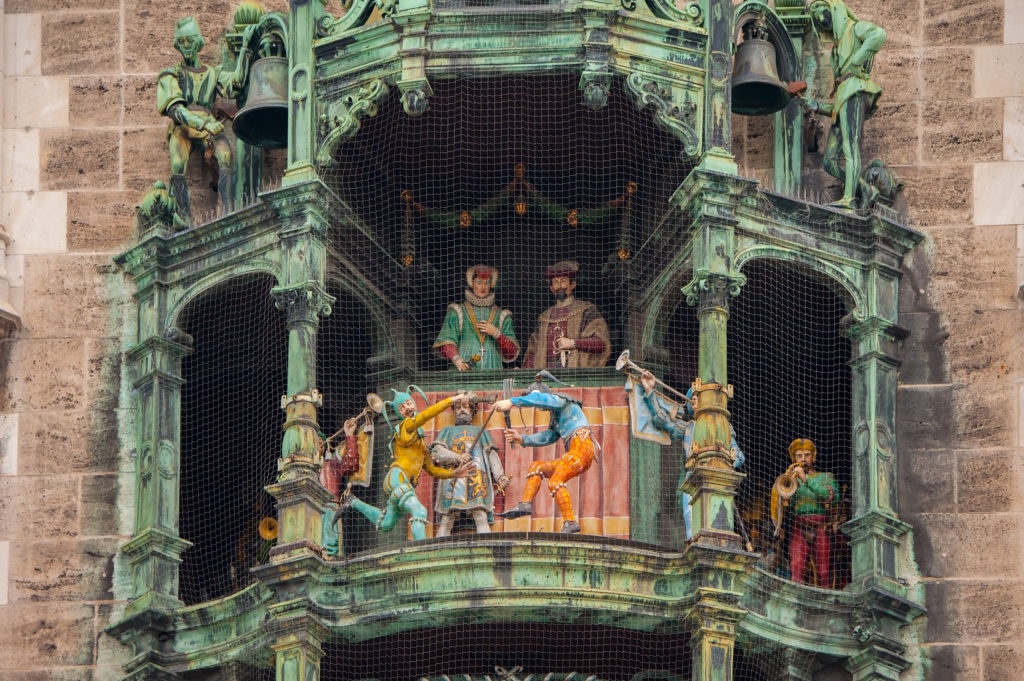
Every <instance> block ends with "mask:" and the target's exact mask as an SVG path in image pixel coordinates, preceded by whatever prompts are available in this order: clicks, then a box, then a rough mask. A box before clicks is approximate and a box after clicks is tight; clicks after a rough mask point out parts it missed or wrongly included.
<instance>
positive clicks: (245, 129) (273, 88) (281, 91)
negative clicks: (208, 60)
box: [233, 57, 288, 149]
mask: <svg viewBox="0 0 1024 681" xmlns="http://www.w3.org/2000/svg"><path fill="white" fill-rule="evenodd" d="M233 127H234V129H235V136H236V137H237V138H238V139H240V140H242V141H243V142H245V143H247V144H252V145H254V146H257V147H262V148H264V149H281V148H283V147H286V146H288V58H287V57H262V58H261V59H257V60H256V61H254V62H253V64H252V66H251V67H250V68H249V92H248V96H247V97H246V100H245V106H244V107H242V108H241V109H240V110H239V111H238V115H236V116H235V120H234V123H233Z"/></svg>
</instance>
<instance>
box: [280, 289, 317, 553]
mask: <svg viewBox="0 0 1024 681" xmlns="http://www.w3.org/2000/svg"><path fill="white" fill-rule="evenodd" d="M272 295H273V296H274V302H275V305H276V306H277V307H278V309H281V310H284V312H285V315H286V318H287V325H288V394H286V395H284V396H282V397H281V408H282V409H283V410H284V412H285V423H284V437H283V438H282V443H281V460H280V462H279V463H278V470H279V471H280V476H279V477H278V481H277V482H276V483H275V484H273V485H270V486H268V487H267V491H268V492H269V493H270V494H271V495H273V496H274V498H275V499H276V500H277V513H278V540H277V546H276V547H274V549H273V550H272V552H271V555H272V556H274V557H280V556H282V555H287V554H290V553H292V552H294V551H302V550H304V549H310V550H313V551H316V550H318V547H319V546H320V541H321V514H322V512H323V508H324V504H325V503H326V502H327V501H328V500H329V499H330V495H329V494H328V493H327V491H326V490H325V489H324V488H323V487H322V486H321V485H320V482H319V479H318V475H317V473H318V471H317V466H318V465H319V464H320V461H318V451H319V443H320V438H319V434H318V432H319V426H318V425H317V409H318V408H319V407H321V406H323V400H322V397H321V395H320V392H319V391H318V390H317V389H316V388H315V387H314V386H313V384H314V382H315V380H316V339H317V330H318V328H319V324H320V315H321V314H329V313H330V311H331V303H333V302H334V299H333V298H332V297H331V296H329V295H327V293H326V292H325V291H323V290H322V289H321V287H320V285H319V284H317V283H316V282H305V283H303V284H299V285H297V286H281V287H277V288H275V289H273V291H272Z"/></svg>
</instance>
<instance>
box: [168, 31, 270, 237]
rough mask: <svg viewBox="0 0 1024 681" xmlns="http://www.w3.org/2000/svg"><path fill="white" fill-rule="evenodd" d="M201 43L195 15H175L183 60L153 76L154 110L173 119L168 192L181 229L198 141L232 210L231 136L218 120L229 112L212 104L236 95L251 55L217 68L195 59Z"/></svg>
mask: <svg viewBox="0 0 1024 681" xmlns="http://www.w3.org/2000/svg"><path fill="white" fill-rule="evenodd" d="M248 30H252V27H250V28H249V29H248ZM247 37H248V36H247ZM243 42H245V43H247V42H248V40H245V41H243ZM205 44H206V41H205V40H203V36H202V33H200V31H199V24H198V23H196V20H195V18H194V17H184V18H182V19H179V20H178V22H177V24H176V26H175V28H174V47H175V49H177V50H178V52H180V53H181V61H180V62H178V63H177V64H175V65H174V66H172V67H170V68H168V69H164V70H163V71H161V72H160V75H159V77H158V80H157V94H156V105H157V110H158V111H159V112H160V113H161V114H163V115H164V116H167V117H168V118H170V119H171V122H170V123H169V124H168V126H167V144H168V147H169V151H170V155H171V186H170V195H171V197H172V198H173V199H174V202H175V204H176V206H177V210H176V213H175V226H176V227H177V228H179V229H181V228H184V227H187V226H188V225H189V224H190V222H191V202H190V201H189V194H188V186H187V184H186V182H185V168H186V167H187V166H188V157H189V155H190V154H191V153H192V149H193V148H194V146H195V145H196V144H201V145H202V146H203V148H204V149H208V150H210V151H211V152H212V154H213V157H214V158H215V159H216V160H217V166H218V174H219V177H218V182H217V191H218V193H219V194H220V197H221V202H222V205H223V206H224V209H225V210H226V211H228V210H230V209H231V207H232V204H233V198H234V193H235V168H234V165H233V154H232V147H233V146H234V140H233V138H231V137H229V136H228V135H226V134H225V133H224V123H223V122H222V120H218V119H219V118H226V117H227V116H226V115H224V114H222V115H220V116H219V115H218V113H217V111H218V109H215V105H216V104H217V102H216V100H217V97H218V96H220V97H222V98H232V97H235V96H237V95H238V92H239V90H240V88H241V85H242V84H243V83H244V77H245V73H246V69H247V68H248V62H249V54H248V50H243V53H242V55H241V56H240V57H239V59H238V64H237V68H236V69H235V71H234V72H231V73H226V72H224V71H223V70H222V67H221V66H208V65H207V64H204V63H203V62H201V61H200V60H199V52H200V51H201V50H202V49H203V46H204V45H205ZM231 106H232V107H233V105H231ZM227 108H229V107H225V109H227Z"/></svg>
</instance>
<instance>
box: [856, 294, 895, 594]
mask: <svg viewBox="0 0 1024 681" xmlns="http://www.w3.org/2000/svg"><path fill="white" fill-rule="evenodd" d="M893 284H894V285H895V280H893ZM847 335H848V336H849V337H850V339H851V341H852V342H853V349H854V352H853V355H854V357H853V361H852V362H851V363H850V364H851V367H852V372H853V373H852V391H853V395H854V396H855V399H854V400H853V419H852V421H853V442H852V451H853V490H852V494H851V497H852V498H853V502H854V508H853V519H852V520H851V521H850V522H848V523H846V525H844V526H843V528H842V529H843V531H844V532H845V533H846V534H847V535H849V536H850V551H851V557H852V562H853V564H852V582H853V584H854V585H857V586H860V587H870V586H873V585H876V584H878V585H881V586H883V588H886V589H889V590H893V591H898V590H899V587H898V586H897V583H896V580H897V579H898V575H897V573H896V564H897V559H896V557H897V554H898V549H899V544H900V541H901V539H900V538H901V537H902V536H903V535H904V534H906V532H907V531H908V530H909V529H910V526H909V525H907V524H906V523H904V522H903V521H901V520H899V519H898V518H897V517H896V510H895V509H896V508H897V505H896V502H897V496H896V495H897V489H896V486H897V482H896V480H897V471H896V459H895V445H896V437H895V433H896V404H895V399H894V396H895V395H896V387H897V385H896V384H897V382H898V375H897V369H898V368H899V361H898V360H897V359H896V346H897V344H898V343H899V342H900V341H901V340H902V339H903V338H904V337H905V336H906V331H904V330H903V329H902V328H900V327H898V326H896V324H895V323H893V322H890V321H887V320H885V319H882V318H880V317H877V316H871V317H868V318H866V319H863V320H861V321H858V322H856V323H854V324H853V325H852V326H851V327H850V329H849V331H848V333H847Z"/></svg>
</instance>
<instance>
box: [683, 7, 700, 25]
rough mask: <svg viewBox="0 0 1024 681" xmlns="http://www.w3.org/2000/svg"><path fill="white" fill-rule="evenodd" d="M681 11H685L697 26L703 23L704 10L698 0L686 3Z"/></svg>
mask: <svg viewBox="0 0 1024 681" xmlns="http://www.w3.org/2000/svg"><path fill="white" fill-rule="evenodd" d="M683 11H685V12H686V14H687V16H689V17H690V18H691V19H693V23H695V24H696V25H697V26H700V25H701V24H703V23H704V11H703V10H701V8H700V3H699V2H688V3H686V8H685V9H684V10H683Z"/></svg>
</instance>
